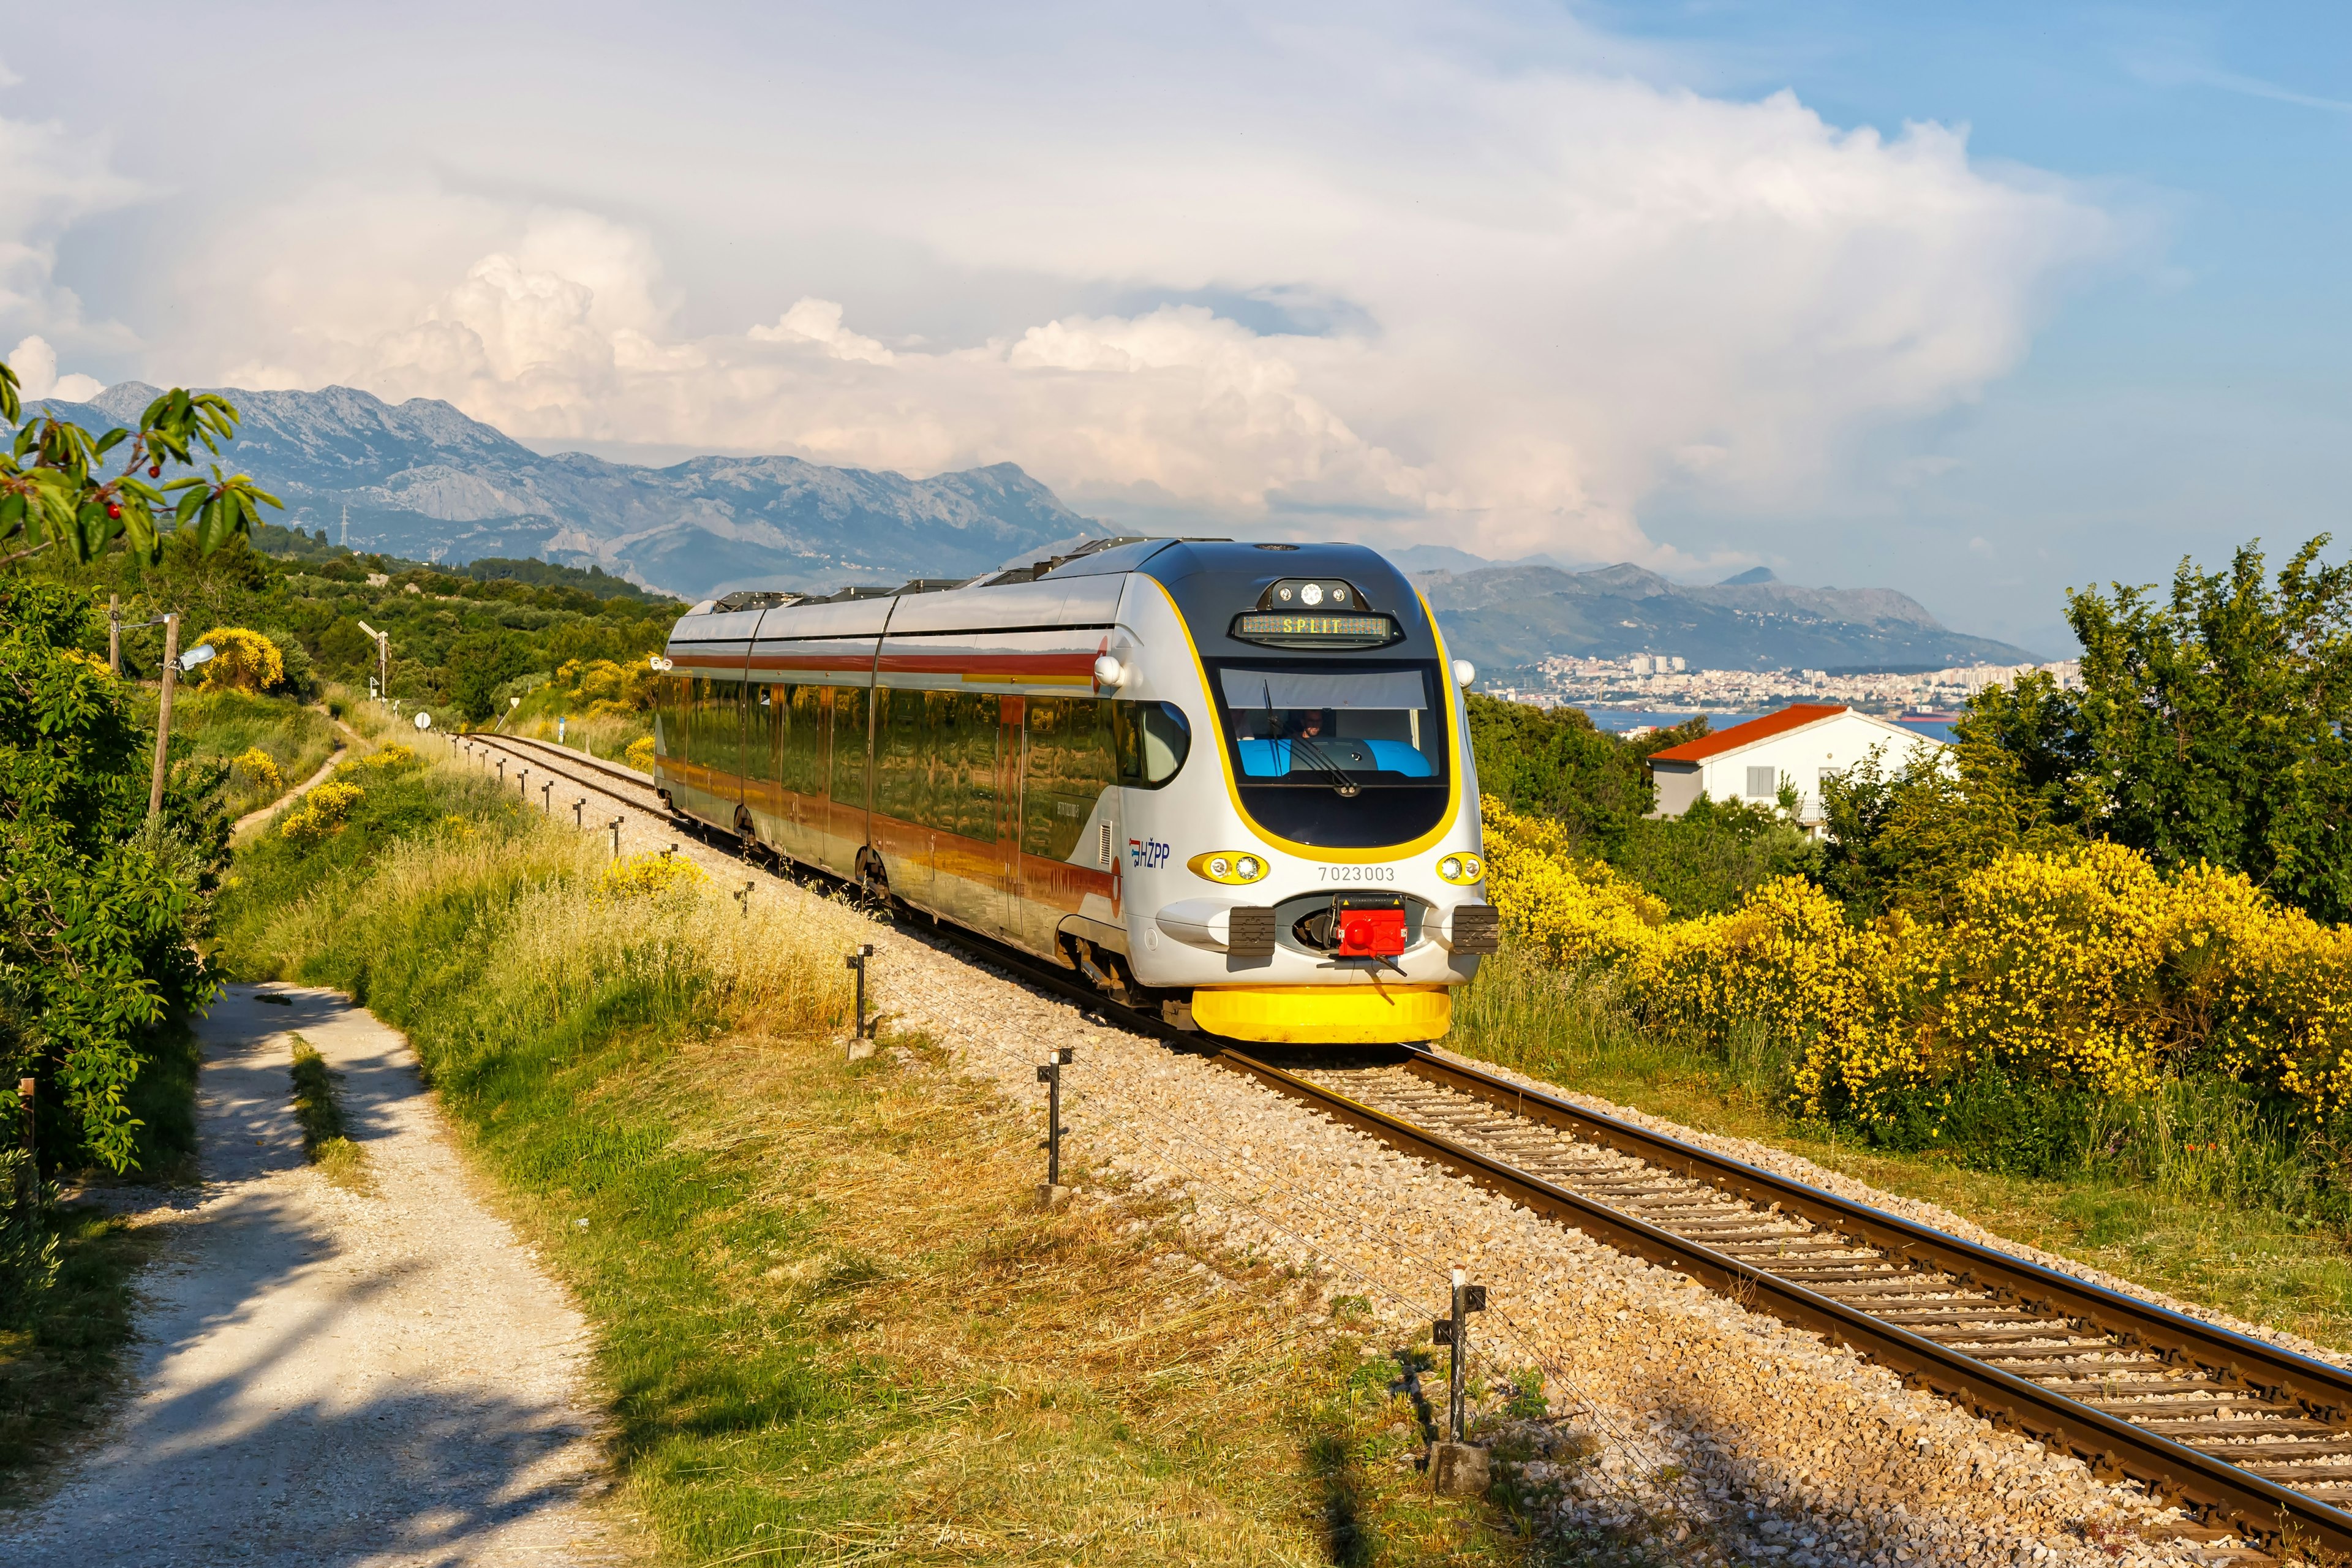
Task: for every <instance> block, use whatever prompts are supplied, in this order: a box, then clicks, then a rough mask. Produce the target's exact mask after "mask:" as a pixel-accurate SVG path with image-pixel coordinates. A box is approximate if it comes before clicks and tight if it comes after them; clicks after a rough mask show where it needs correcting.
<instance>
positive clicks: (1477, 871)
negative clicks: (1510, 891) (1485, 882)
mask: <svg viewBox="0 0 2352 1568" xmlns="http://www.w3.org/2000/svg"><path fill="white" fill-rule="evenodd" d="M1437 874H1438V876H1439V877H1440V878H1441V879H1444V880H1445V881H1448V882H1451V883H1453V884H1454V886H1455V887H1457V888H1466V887H1469V886H1470V885H1471V884H1472V883H1474V882H1477V881H1480V880H1482V879H1485V877H1486V862H1485V861H1484V860H1481V859H1480V858H1478V857H1477V856H1475V855H1448V856H1447V857H1446V858H1444V859H1443V860H1440V861H1439V862H1438V863H1437Z"/></svg>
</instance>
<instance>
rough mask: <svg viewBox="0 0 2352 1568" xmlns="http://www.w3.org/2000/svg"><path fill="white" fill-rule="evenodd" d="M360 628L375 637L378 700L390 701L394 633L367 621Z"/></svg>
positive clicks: (347, 523)
mask: <svg viewBox="0 0 2352 1568" xmlns="http://www.w3.org/2000/svg"><path fill="white" fill-rule="evenodd" d="M344 526H345V527H346V528H348V527H350V523H349V522H348V521H346V523H345V524H344ZM360 630H362V631H363V632H365V633H367V635H368V636H370V637H373V638H374V639H375V695H376V700H378V701H379V702H390V701H391V700H392V634H391V633H390V632H380V631H378V630H376V629H375V628H374V627H373V626H370V625H368V624H367V623H366V622H365V621H362V622H361V623H360Z"/></svg>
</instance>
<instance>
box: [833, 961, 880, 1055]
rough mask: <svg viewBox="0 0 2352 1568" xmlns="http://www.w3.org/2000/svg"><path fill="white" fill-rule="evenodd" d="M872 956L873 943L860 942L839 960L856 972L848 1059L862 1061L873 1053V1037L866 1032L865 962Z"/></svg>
mask: <svg viewBox="0 0 2352 1568" xmlns="http://www.w3.org/2000/svg"><path fill="white" fill-rule="evenodd" d="M873 956H874V944H873V943H872V942H860V943H859V944H858V946H857V951H856V952H853V953H851V954H849V955H848V956H847V957H846V958H844V959H843V960H842V961H841V962H842V963H843V965H844V966H845V967H846V968H849V969H852V970H855V971H856V973H857V1013H856V1027H855V1028H853V1029H852V1030H851V1031H850V1032H849V1059H850V1060H851V1061H854V1062H862V1061H864V1060H865V1059H866V1058H868V1057H870V1056H872V1055H873V1054H874V1041H873V1037H871V1036H869V1035H867V1034H866V960H868V959H870V958H872V957H873Z"/></svg>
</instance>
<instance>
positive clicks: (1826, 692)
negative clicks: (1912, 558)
mask: <svg viewBox="0 0 2352 1568" xmlns="http://www.w3.org/2000/svg"><path fill="white" fill-rule="evenodd" d="M2036 670H2044V671H2047V672H2048V673H2049V674H2050V675H2052V676H2053V678H2055V679H2056V680H2057V682H2058V684H2059V686H2061V687H2062V688H2066V689H2074V688H2078V687H2080V686H2081V685H2082V683H2083V677H2082V666H2081V663H2080V661H2078V660H2075V659H2071V658H2069V659H2059V660H2056V661H2054V662H2052V663H2049V664H1972V665H1965V666H1958V667H1955V668H1950V669H1934V670H1925V671H1916V672H1908V673H1903V674H1889V673H1885V672H1874V673H1866V674H1843V673H1842V674H1837V675H1832V674H1830V673H1829V672H1828V671H1827V670H1822V669H1774V670H1754V669H1689V668H1685V665H1684V661H1683V660H1682V659H1680V658H1675V656H1673V655H1671V654H1636V655H1634V656H1633V657H1632V658H1613V659H1601V658H1548V659H1546V660H1544V661H1543V663H1541V664H1540V665H1538V666H1536V667H1535V668H1532V669H1518V670H1512V671H1509V672H1507V675H1506V676H1505V677H1504V679H1503V680H1500V681H1496V682H1494V683H1491V684H1488V685H1486V687H1484V688H1483V689H1485V690H1486V693H1487V694H1488V695H1490V696H1494V697H1499V698H1502V699H1503V700H1506V701H1510V702H1528V703H1533V704H1535V705H1536V706H1538V707H1543V708H1551V707H1560V706H1567V707H1576V708H1583V707H1604V708H1639V709H1649V710H1658V711H1675V710H1685V709H1686V710H1690V711H1692V712H1702V711H1728V712H1755V711H1757V710H1761V709H1767V708H1773V707H1780V706H1784V705H1786V704H1788V703H1791V702H1839V703H1844V704H1846V705H1848V706H1850V707H1853V708H1855V709H1858V710H1862V711H1864V712H1874V713H1919V712H1939V711H1948V710H1952V709H1955V708H1958V706H1959V705H1960V704H1961V703H1963V702H1966V701H1967V700H1969V698H1971V697H1973V696H1975V695H1976V694H1977V693H1978V692H1979V691H1982V690H1983V689H1985V688H1986V687H1988V686H1990V685H1993V684H1995V683H1999V684H2002V685H2008V684H2011V683H2012V682H2014V681H2015V680H2016V679H2018V678H2019V677H2020V676H2022V675H2029V674H2032V672H2034V671H2036ZM1506 682H1507V684H1506Z"/></svg>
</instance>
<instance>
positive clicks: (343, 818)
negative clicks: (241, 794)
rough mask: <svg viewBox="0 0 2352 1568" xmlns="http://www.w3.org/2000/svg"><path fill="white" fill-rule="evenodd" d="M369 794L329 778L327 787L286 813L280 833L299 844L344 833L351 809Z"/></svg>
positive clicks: (304, 798) (312, 793)
mask: <svg viewBox="0 0 2352 1568" xmlns="http://www.w3.org/2000/svg"><path fill="white" fill-rule="evenodd" d="M366 795H367V792H366V791H364V790H362V789H361V788H360V786H359V785H357V784H343V783H341V782H340V781H338V780H335V779H329V780H328V781H327V782H326V783H325V784H320V786H319V787H318V788H316V789H314V790H312V791H311V792H310V794H309V795H304V796H303V797H302V804H301V805H298V806H296V807H295V808H294V809H293V810H292V811H290V812H288V813H287V814H286V820H285V822H284V823H283V824H282V825H281V826H279V828H278V831H279V832H281V833H283V834H285V835H286V837H289V838H291V839H292V840H294V842H295V843H297V844H316V843H317V842H319V840H320V839H321V838H329V837H333V836H334V835H336V834H338V833H341V831H342V830H343V826H344V824H345V823H346V822H347V821H348V820H349V819H350V817H351V815H352V807H353V806H355V805H358V804H359V803H360V802H361V801H362V800H363V799H365V798H366Z"/></svg>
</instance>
